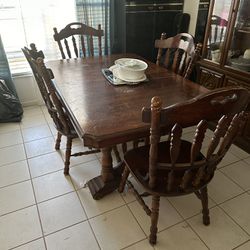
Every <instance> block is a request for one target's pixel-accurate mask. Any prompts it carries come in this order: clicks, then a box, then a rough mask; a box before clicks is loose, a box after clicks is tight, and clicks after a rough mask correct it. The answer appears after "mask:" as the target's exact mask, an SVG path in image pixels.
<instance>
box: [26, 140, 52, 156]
mask: <svg viewBox="0 0 250 250" xmlns="http://www.w3.org/2000/svg"><path fill="white" fill-rule="evenodd" d="M24 145H25V149H26V154H27V157H28V158H31V157H35V156H39V155H42V154H47V153H51V152H54V151H55V141H54V140H53V137H48V138H44V139H40V140H35V141H31V142H26V143H25V144H24Z"/></svg>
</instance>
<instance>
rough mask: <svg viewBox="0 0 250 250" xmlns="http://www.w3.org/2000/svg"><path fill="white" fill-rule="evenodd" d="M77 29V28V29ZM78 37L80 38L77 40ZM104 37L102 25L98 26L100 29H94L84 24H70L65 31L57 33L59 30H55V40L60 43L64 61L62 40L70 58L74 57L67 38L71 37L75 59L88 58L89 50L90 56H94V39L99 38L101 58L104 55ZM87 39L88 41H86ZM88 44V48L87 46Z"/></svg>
mask: <svg viewBox="0 0 250 250" xmlns="http://www.w3.org/2000/svg"><path fill="white" fill-rule="evenodd" d="M75 27H76V28H75ZM76 35H77V36H79V37H77V38H76ZM103 35H104V33H103V30H102V29H101V25H100V24H99V25H98V29H94V28H92V27H89V26H87V25H85V24H83V23H79V22H74V23H70V24H68V25H67V26H66V27H65V28H64V29H62V30H61V31H60V32H58V31H57V28H54V40H55V41H56V42H57V43H58V46H59V49H60V52H61V56H62V59H65V58H66V56H65V53H64V49H63V46H62V42H61V40H64V45H65V49H66V52H67V56H68V58H71V57H72V53H71V51H70V45H69V42H68V40H67V38H69V37H71V39H72V46H73V49H74V53H75V57H76V58H78V57H86V56H87V52H86V51H87V49H86V48H88V51H89V55H90V56H94V39H93V37H97V39H98V42H97V43H98V50H99V56H101V55H102V36H103ZM85 38H87V39H85ZM86 44H87V46H86Z"/></svg>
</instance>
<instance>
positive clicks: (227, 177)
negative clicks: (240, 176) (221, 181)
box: [218, 169, 247, 191]
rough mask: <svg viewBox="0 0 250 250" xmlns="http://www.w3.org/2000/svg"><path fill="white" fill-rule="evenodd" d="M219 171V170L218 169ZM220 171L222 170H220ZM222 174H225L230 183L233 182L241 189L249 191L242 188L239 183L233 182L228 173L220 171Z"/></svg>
mask: <svg viewBox="0 0 250 250" xmlns="http://www.w3.org/2000/svg"><path fill="white" fill-rule="evenodd" d="M218 170H219V169H218ZM219 171H220V170H219ZM220 173H221V174H223V175H224V176H225V177H227V178H228V179H229V180H230V181H232V182H233V183H234V184H236V185H237V186H238V187H239V188H240V189H242V190H243V191H247V190H245V188H243V187H242V186H240V184H239V183H237V182H236V181H235V180H233V179H232V178H231V177H230V176H229V175H227V174H226V173H224V172H222V171H220Z"/></svg>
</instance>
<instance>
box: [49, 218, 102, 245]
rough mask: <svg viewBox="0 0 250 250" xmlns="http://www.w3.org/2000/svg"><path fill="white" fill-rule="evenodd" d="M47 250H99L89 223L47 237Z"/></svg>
mask: <svg viewBox="0 0 250 250" xmlns="http://www.w3.org/2000/svg"><path fill="white" fill-rule="evenodd" d="M45 240H46V245H47V250H73V249H74V250H85V249H86V250H99V247H98V244H97V242H96V240H95V237H94V235H93V233H92V231H91V228H90V226H89V224H88V222H82V223H80V224H77V225H75V226H72V227H69V228H66V229H64V230H62V231H59V232H57V233H54V234H51V235H49V236H47V237H45Z"/></svg>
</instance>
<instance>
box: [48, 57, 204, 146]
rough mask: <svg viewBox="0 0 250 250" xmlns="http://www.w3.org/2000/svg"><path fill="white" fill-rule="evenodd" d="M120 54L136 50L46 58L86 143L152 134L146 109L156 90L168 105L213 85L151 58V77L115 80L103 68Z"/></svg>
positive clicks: (111, 142)
mask: <svg viewBox="0 0 250 250" xmlns="http://www.w3.org/2000/svg"><path fill="white" fill-rule="evenodd" d="M121 57H133V58H134V57H136V56H135V55H131V54H130V55H113V56H106V57H102V58H86V59H70V60H58V61H51V62H48V64H47V65H48V67H51V68H52V70H53V72H54V75H55V84H56V87H57V89H58V91H59V92H60V93H61V97H62V98H63V100H64V102H65V104H66V105H67V107H68V111H69V113H70V116H71V119H72V120H73V124H74V126H75V128H76V130H77V133H78V135H79V136H80V137H81V138H83V139H84V145H85V146H90V147H96V148H104V147H107V146H112V145H116V144H118V143H122V142H127V141H130V140H134V139H136V138H142V137H145V136H147V135H149V126H148V125H145V123H143V122H142V121H141V109H142V107H143V106H150V99H151V98H152V97H153V96H159V97H160V98H161V99H162V100H163V105H164V106H168V105H171V104H174V103H178V102H182V101H185V100H188V99H191V98H192V97H194V96H197V95H198V94H200V93H203V92H206V91H208V90H206V89H205V88H204V87H202V86H200V85H197V84H195V83H193V82H191V81H189V80H187V79H184V78H183V77H182V76H179V75H177V74H175V73H173V72H171V71H168V70H166V69H164V68H162V67H159V66H156V65H155V64H153V63H150V62H147V63H148V64H149V67H148V69H147V70H146V74H147V77H148V78H149V82H146V83H142V84H139V85H136V86H119V87H114V86H111V85H109V84H108V82H107V81H106V80H105V78H104V77H103V75H102V73H101V69H102V68H104V67H109V66H111V65H113V63H114V60H115V59H118V58H121ZM138 58H139V57H138Z"/></svg>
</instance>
